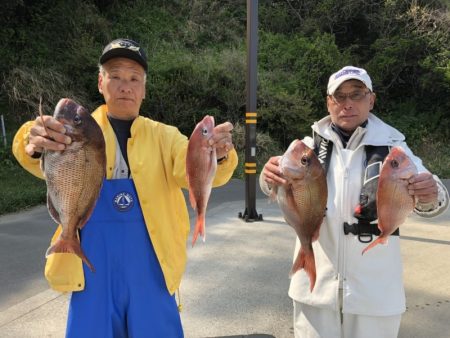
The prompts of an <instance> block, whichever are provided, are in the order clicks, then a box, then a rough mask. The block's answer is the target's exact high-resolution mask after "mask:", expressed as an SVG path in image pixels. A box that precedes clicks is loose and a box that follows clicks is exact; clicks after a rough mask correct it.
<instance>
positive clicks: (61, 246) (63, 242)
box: [45, 238, 95, 272]
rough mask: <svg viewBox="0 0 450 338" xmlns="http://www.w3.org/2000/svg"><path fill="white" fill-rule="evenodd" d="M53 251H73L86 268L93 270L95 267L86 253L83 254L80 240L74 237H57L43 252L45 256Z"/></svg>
mask: <svg viewBox="0 0 450 338" xmlns="http://www.w3.org/2000/svg"><path fill="white" fill-rule="evenodd" d="M53 253H73V254H75V255H77V256H78V257H80V259H81V260H82V261H83V262H84V263H85V264H86V265H87V266H88V268H89V269H90V270H91V271H92V272H95V269H94V267H93V265H92V264H91V262H90V261H89V259H87V257H86V255H85V254H84V252H83V250H82V249H81V245H80V242H78V240H76V239H63V238H59V239H58V240H57V241H56V243H55V244H53V245H52V246H50V247H49V248H48V249H47V252H46V253H45V257H48V256H49V255H51V254H53Z"/></svg>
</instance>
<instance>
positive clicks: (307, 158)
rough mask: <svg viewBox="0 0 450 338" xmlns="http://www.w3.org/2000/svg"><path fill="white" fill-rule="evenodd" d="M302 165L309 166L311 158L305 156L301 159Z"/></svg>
mask: <svg viewBox="0 0 450 338" xmlns="http://www.w3.org/2000/svg"><path fill="white" fill-rule="evenodd" d="M300 163H301V164H303V165H308V164H309V157H308V156H306V155H303V156H302V158H301V159H300Z"/></svg>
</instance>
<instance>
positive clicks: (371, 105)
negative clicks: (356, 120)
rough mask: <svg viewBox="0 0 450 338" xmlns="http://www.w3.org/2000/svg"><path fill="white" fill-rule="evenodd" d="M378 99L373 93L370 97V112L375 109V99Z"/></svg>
mask: <svg viewBox="0 0 450 338" xmlns="http://www.w3.org/2000/svg"><path fill="white" fill-rule="evenodd" d="M376 98H377V95H376V94H375V93H372V95H370V110H372V109H373V106H374V105H375V99H376Z"/></svg>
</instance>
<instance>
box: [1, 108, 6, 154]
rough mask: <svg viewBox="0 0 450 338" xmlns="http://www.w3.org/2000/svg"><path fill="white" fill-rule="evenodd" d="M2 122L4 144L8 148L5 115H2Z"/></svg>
mask: <svg viewBox="0 0 450 338" xmlns="http://www.w3.org/2000/svg"><path fill="white" fill-rule="evenodd" d="M1 121H2V134H3V144H4V146H5V148H6V146H7V144H6V128H5V120H4V119H3V115H1Z"/></svg>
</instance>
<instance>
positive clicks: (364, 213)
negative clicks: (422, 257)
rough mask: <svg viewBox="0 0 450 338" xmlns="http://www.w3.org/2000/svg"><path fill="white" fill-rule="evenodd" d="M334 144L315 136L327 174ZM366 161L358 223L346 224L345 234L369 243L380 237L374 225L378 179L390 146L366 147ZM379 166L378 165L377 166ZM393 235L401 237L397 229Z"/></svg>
mask: <svg viewBox="0 0 450 338" xmlns="http://www.w3.org/2000/svg"><path fill="white" fill-rule="evenodd" d="M332 150H333V142H331V141H329V140H327V139H325V138H323V137H321V136H320V135H319V134H316V133H315V134H314V152H315V153H316V155H317V158H318V159H319V162H320V163H321V165H322V167H323V169H324V170H325V173H327V172H328V168H329V165H330V159H331V152H332ZM365 152H366V161H365V171H364V181H363V185H362V187H361V192H360V201H359V202H360V203H359V207H358V209H357V211H356V210H355V214H354V216H355V217H356V218H357V219H358V223H354V224H348V223H344V226H343V227H344V234H346V235H348V234H350V233H351V234H354V235H357V236H358V239H359V241H360V242H362V243H369V242H371V241H372V239H373V235H376V236H378V235H380V229H378V224H372V223H370V222H373V221H375V220H376V219H377V205H376V192H377V188H378V177H379V174H380V168H381V163H382V162H383V160H384V159H385V158H386V156H387V155H388V153H389V147H388V146H370V145H366V146H365ZM377 164H378V165H377ZM392 235H397V236H398V235H399V230H398V229H397V230H396V231H395V232H394V233H393V234H392Z"/></svg>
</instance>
